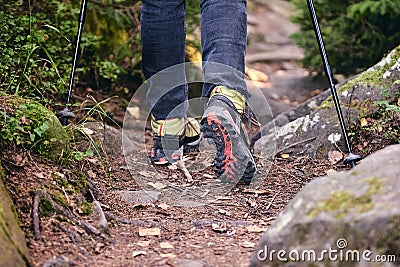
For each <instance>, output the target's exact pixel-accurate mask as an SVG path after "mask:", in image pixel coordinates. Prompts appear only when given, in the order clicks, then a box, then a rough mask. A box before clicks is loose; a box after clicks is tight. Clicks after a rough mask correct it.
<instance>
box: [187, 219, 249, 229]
mask: <svg viewBox="0 0 400 267" xmlns="http://www.w3.org/2000/svg"><path fill="white" fill-rule="evenodd" d="M215 223H216V224H220V223H223V224H226V225H252V224H253V223H252V222H248V221H232V220H227V221H221V222H220V221H215V220H208V219H201V220H197V221H195V222H193V223H192V224H193V225H194V226H195V227H200V226H211V225H212V224H215Z"/></svg>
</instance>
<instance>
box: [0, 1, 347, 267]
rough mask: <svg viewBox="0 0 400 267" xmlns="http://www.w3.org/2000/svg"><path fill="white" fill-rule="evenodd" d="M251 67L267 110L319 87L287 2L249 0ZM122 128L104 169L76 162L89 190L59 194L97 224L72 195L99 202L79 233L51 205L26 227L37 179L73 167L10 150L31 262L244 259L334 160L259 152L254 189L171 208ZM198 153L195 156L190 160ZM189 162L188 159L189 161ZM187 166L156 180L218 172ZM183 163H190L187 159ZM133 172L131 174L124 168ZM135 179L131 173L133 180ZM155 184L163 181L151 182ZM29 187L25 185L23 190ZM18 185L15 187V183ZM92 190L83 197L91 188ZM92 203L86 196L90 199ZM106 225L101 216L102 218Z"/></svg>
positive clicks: (213, 262)
mask: <svg viewBox="0 0 400 267" xmlns="http://www.w3.org/2000/svg"><path fill="white" fill-rule="evenodd" d="M248 4H249V5H248V10H249V12H248V13H249V47H248V54H247V58H246V61H247V65H248V67H249V68H250V69H251V70H258V71H260V72H261V73H260V72H255V71H253V72H252V71H251V70H250V72H249V73H250V74H249V75H255V76H254V77H255V78H254V80H255V83H256V85H257V86H258V87H259V88H260V89H261V90H262V92H263V94H264V95H265V96H266V98H267V99H268V101H269V104H270V105H271V108H272V111H273V113H274V115H277V114H278V113H281V112H283V111H286V110H288V109H290V108H292V107H294V106H296V105H298V104H299V103H301V102H303V101H305V100H306V99H308V98H309V97H311V96H313V95H314V94H316V93H318V92H320V90H322V89H323V88H325V87H324V86H322V85H321V83H318V82H315V80H314V79H315V77H313V76H312V75H311V76H310V75H309V73H307V71H306V70H304V69H302V68H300V67H299V66H298V64H297V63H296V60H297V59H299V58H301V56H302V51H301V49H299V48H297V47H296V46H295V45H293V42H292V41H291V39H289V38H288V36H289V35H290V33H292V32H293V31H295V30H296V26H294V25H293V24H291V23H289V21H288V18H289V15H290V12H287V11H288V10H290V7H288V6H287V5H288V2H287V1H281V0H255V1H249V3H248ZM120 138H121V133H120V132H119V131H116V132H115V131H114V132H113V133H110V135H108V136H106V138H105V139H104V140H105V141H106V142H107V146H110V145H111V147H109V152H110V154H109V158H108V160H107V168H105V166H104V165H103V163H102V162H101V160H104V159H99V158H97V157H88V158H85V159H84V160H83V161H82V166H80V167H79V168H80V170H81V171H82V172H83V173H84V174H85V176H86V177H88V178H89V181H90V183H91V187H92V190H93V192H92V193H93V196H91V194H92V193H91V194H89V193H88V192H86V193H87V195H82V194H77V195H74V194H73V193H71V192H70V191H68V188H67V190H66V191H64V192H63V193H62V195H64V196H63V197H65V198H66V199H67V200H68V202H69V203H70V205H71V207H72V208H73V209H74V210H77V212H76V213H77V214H76V216H77V217H79V218H80V219H81V220H82V221H87V222H89V223H91V224H92V225H94V226H95V227H96V228H99V229H101V228H102V227H101V225H99V217H98V213H97V212H93V214H92V215H88V214H87V213H86V212H85V211H83V210H81V209H80V208H78V207H76V206H74V205H75V204H74V203H82V201H84V202H86V203H87V202H89V203H93V201H94V199H93V197H95V199H96V200H97V201H98V202H99V203H100V206H101V208H102V211H103V213H105V215H106V216H105V217H106V220H107V224H108V230H107V231H105V230H104V229H103V231H102V232H100V233H98V232H96V233H95V234H93V233H88V232H87V231H85V230H84V229H83V228H82V227H81V226H82V225H80V224H79V223H71V221H69V220H68V219H65V217H63V215H62V214H59V213H57V212H54V213H49V214H47V215H43V216H41V218H40V220H41V221H40V225H41V233H40V234H41V238H40V239H36V238H34V236H33V235H32V228H33V227H32V218H31V214H30V210H29V209H26V207H27V206H29V205H31V204H32V203H30V202H29V201H31V199H32V196H31V195H29V194H30V193H29V192H31V191H32V192H33V191H34V190H35V188H37V186H38V184H37V181H38V180H37V177H40V179H41V180H40V183H41V184H42V185H46V184H48V185H49V186H51V185H54V183H55V182H54V181H55V180H54V179H55V178H54V177H55V174H57V175H59V176H60V177H64V178H65V179H69V178H71V177H72V174H71V173H72V172H73V170H68V169H65V168H63V167H57V166H51V168H49V166H46V165H45V164H43V163H41V161H40V159H36V158H34V157H33V158H32V160H30V161H27V162H24V165H21V166H20V165H16V164H14V163H13V162H14V159H15V160H18V159H17V156H18V155H17V156H15V155H11V154H10V155H9V160H10V162H11V163H10V164H8V165H6V166H5V167H6V170H7V172H8V173H9V174H11V175H9V179H10V181H11V183H9V186H10V187H11V188H9V190H10V191H12V192H13V191H15V190H14V189H13V188H14V185H13V184H14V183H17V182H18V181H23V182H18V183H21V188H24V190H22V193H21V192H19V193H18V194H17V193H15V194H14V195H13V197H14V198H16V199H18V201H17V209H19V213H20V214H19V216H20V218H21V222H22V228H23V229H24V230H25V232H26V233H30V234H28V235H27V238H28V245H29V250H30V254H31V257H32V261H33V263H34V264H33V265H34V266H176V267H188V266H191V267H197V266H198V267H201V266H204V267H205V266H248V264H249V259H250V255H251V253H252V252H253V250H254V248H255V246H256V243H257V242H258V239H259V236H260V234H261V233H262V232H263V231H264V230H265V229H266V228H268V226H269V225H270V224H271V223H272V222H273V221H274V220H275V218H276V217H277V215H278V214H279V212H280V211H281V210H283V208H284V207H285V206H286V205H287V203H288V202H289V201H290V200H291V199H292V198H293V197H294V195H295V194H296V193H297V192H298V191H300V190H301V188H302V187H303V186H304V185H305V184H307V183H308V182H309V181H310V180H312V179H313V178H315V177H319V176H322V175H325V174H326V171H327V170H329V169H332V168H333V169H337V168H340V167H342V166H332V164H331V163H330V162H329V161H328V160H322V161H315V160H313V159H311V158H309V157H286V156H285V157H278V158H276V159H272V160H266V159H263V158H261V157H260V158H257V163H258V168H259V170H260V172H259V173H260V180H261V181H262V182H261V183H260V187H259V188H258V189H257V190H248V189H246V188H244V187H235V188H234V189H232V190H231V191H230V192H229V193H227V194H226V195H224V196H221V198H220V199H218V200H217V201H215V202H214V203H212V204H210V205H206V206H200V207H178V206H174V205H172V204H171V203H169V202H168V201H165V200H162V199H157V198H156V199H153V200H149V199H148V197H146V194H144V191H143V188H141V187H140V186H138V184H137V183H136V181H137V180H135V179H137V178H138V177H139V178H140V177H142V178H143V179H144V178H146V176H151V174H149V173H148V172H147V170H146V169H145V168H144V167H143V165H142V164H141V163H140V159H138V156H137V154H135V153H134V152H132V157H133V160H137V161H138V162H137V164H133V165H132V164H131V165H130V166H131V167H132V166H133V170H132V168H131V172H129V171H128V167H127V162H126V161H125V158H124V157H123V155H122V151H121V150H120V147H121V139H120ZM197 160H198V159H197ZM192 162H193V160H192ZM203 162H204V163H205V165H206V167H205V168H204V169H203V170H200V171H194V172H192V175H193V177H192V178H193V181H192V182H186V181H187V177H186V176H185V174H184V172H182V171H180V170H176V169H170V168H167V167H165V168H160V169H158V173H159V175H160V177H161V178H163V179H166V180H168V181H169V182H170V183H171V184H172V186H174V185H179V186H180V187H185V186H186V187H188V188H192V187H196V186H202V185H204V184H206V183H207V182H209V180H212V179H215V176H214V174H213V171H212V166H209V165H208V166H207V161H206V160H205V159H203ZM187 164H190V161H189V162H188V163H187ZM132 173H134V177H132V176H131V174H132ZM134 178H135V179H134ZM153 186H156V187H158V189H160V186H162V184H158V185H157V184H153ZM29 190H31V191H29ZM15 192H16V191H15ZM88 195H89V196H88ZM89 205H91V204H89ZM103 224H104V221H103Z"/></svg>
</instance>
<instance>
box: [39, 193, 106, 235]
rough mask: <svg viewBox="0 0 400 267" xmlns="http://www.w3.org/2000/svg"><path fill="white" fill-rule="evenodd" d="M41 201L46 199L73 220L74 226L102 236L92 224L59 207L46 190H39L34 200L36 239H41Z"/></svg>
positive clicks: (55, 208) (59, 212)
mask: <svg viewBox="0 0 400 267" xmlns="http://www.w3.org/2000/svg"><path fill="white" fill-rule="evenodd" d="M40 199H46V200H47V201H49V202H50V203H51V205H52V206H53V208H54V210H55V211H56V212H57V213H58V214H61V215H63V216H65V217H66V218H68V219H69V220H71V221H72V222H73V223H74V224H76V225H78V226H80V227H82V228H83V229H84V230H85V231H86V232H87V233H88V234H90V235H95V236H102V234H101V232H100V230H99V229H97V228H96V227H95V226H93V225H92V224H91V223H88V222H86V221H83V220H80V219H78V218H77V217H76V216H75V215H74V214H73V213H72V212H71V211H70V210H69V209H67V208H65V207H63V206H61V205H59V204H58V203H56V202H55V201H54V199H53V198H52V197H51V196H50V195H49V193H47V192H46V191H44V190H37V191H36V193H35V196H34V200H33V212H32V216H33V226H34V227H33V228H34V234H35V239H39V238H40V226H39V225H40V218H39V201H40Z"/></svg>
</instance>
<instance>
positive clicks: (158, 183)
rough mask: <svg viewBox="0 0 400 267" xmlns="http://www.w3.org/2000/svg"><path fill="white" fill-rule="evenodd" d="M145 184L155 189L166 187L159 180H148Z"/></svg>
mask: <svg viewBox="0 0 400 267" xmlns="http://www.w3.org/2000/svg"><path fill="white" fill-rule="evenodd" d="M147 184H148V185H150V186H152V187H154V189H157V190H161V189H164V188H166V187H167V186H166V185H165V184H163V183H161V182H155V183H153V182H148V183H147Z"/></svg>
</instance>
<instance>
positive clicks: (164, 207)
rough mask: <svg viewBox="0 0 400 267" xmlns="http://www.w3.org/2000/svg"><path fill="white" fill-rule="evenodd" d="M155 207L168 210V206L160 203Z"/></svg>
mask: <svg viewBox="0 0 400 267" xmlns="http://www.w3.org/2000/svg"><path fill="white" fill-rule="evenodd" d="M157 207H159V208H161V209H163V210H168V209H169V208H170V205H168V204H167V203H160V204H158V205H157Z"/></svg>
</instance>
